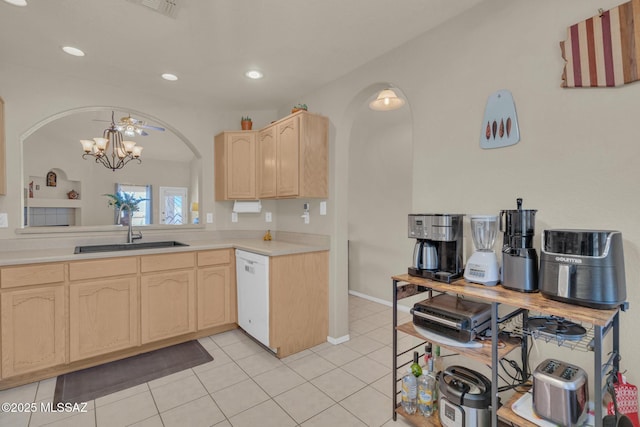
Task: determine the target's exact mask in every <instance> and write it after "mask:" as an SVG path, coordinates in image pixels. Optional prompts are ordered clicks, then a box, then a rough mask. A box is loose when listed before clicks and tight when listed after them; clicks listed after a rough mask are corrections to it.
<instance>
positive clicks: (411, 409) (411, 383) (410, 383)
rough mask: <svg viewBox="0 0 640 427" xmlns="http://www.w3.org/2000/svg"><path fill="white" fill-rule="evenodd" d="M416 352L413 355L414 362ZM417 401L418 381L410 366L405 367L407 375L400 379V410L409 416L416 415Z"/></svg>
mask: <svg viewBox="0 0 640 427" xmlns="http://www.w3.org/2000/svg"><path fill="white" fill-rule="evenodd" d="M417 354H418V353H417V352H416V353H414V355H413V357H414V361H415V360H416V356H417ZM417 401H418V379H417V378H416V376H415V375H414V374H413V372H412V370H411V366H409V367H407V373H406V374H405V376H404V377H402V408H403V409H404V410H405V412H406V413H407V414H409V415H411V414H415V413H416V407H417V403H418V402H417Z"/></svg>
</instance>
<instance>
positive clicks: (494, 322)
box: [491, 302, 499, 427]
mask: <svg viewBox="0 0 640 427" xmlns="http://www.w3.org/2000/svg"><path fill="white" fill-rule="evenodd" d="M498 341H499V340H498V303H497V302H492V303H491V427H498Z"/></svg>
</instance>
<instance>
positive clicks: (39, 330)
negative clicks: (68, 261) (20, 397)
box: [0, 285, 66, 378]
mask: <svg viewBox="0 0 640 427" xmlns="http://www.w3.org/2000/svg"><path fill="white" fill-rule="evenodd" d="M0 299H1V306H2V317H1V322H2V376H3V378H7V377H11V376H14V375H19V374H24V373H27V372H32V371H37V370H40V369H44V368H48V367H51V366H56V365H61V364H63V363H65V362H66V357H65V348H66V319H65V290H64V286H62V285H60V286H50V287H38V288H35V289H26V290H19V291H5V292H3V293H2V296H1V297H0Z"/></svg>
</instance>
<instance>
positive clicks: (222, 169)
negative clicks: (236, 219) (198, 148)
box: [214, 131, 256, 200]
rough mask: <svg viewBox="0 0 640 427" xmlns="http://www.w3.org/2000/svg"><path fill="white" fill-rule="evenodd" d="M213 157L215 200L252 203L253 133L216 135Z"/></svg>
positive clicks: (254, 192)
mask: <svg viewBox="0 0 640 427" xmlns="http://www.w3.org/2000/svg"><path fill="white" fill-rule="evenodd" d="M214 157H215V158H214V168H215V170H214V174H215V199H216V200H243V199H244V200H252V199H256V132H255V131H236V132H222V133H220V134H218V135H216V137H215V139H214Z"/></svg>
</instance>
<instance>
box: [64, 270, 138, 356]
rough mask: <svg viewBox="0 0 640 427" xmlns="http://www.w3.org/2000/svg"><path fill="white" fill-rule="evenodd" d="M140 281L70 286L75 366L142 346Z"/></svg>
mask: <svg viewBox="0 0 640 427" xmlns="http://www.w3.org/2000/svg"><path fill="white" fill-rule="evenodd" d="M138 318H139V316H138V279H137V277H135V276H133V277H125V278H116V279H107V280H99V281H92V282H85V283H72V284H71V285H70V286H69V357H70V359H71V361H72V362H75V361H77V360H81V359H86V358H88V357H92V356H98V355H101V354H106V353H110V352H112V351H116V350H122V349H126V348H129V347H135V346H137V345H139V343H140V340H139V338H138V329H139V322H138Z"/></svg>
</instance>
